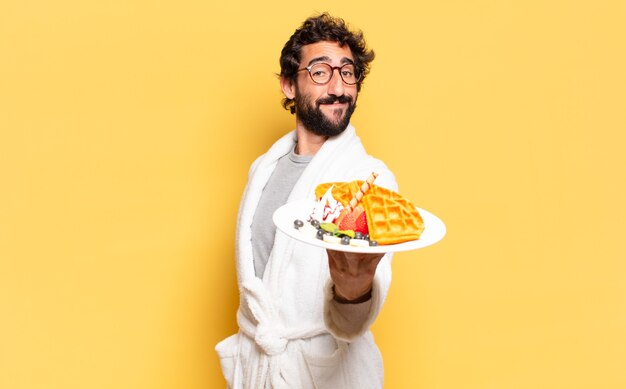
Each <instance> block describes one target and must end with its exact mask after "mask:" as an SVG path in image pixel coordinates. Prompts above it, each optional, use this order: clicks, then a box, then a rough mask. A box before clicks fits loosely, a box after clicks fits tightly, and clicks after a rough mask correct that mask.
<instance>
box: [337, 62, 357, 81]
mask: <svg viewBox="0 0 626 389" xmlns="http://www.w3.org/2000/svg"><path fill="white" fill-rule="evenodd" d="M339 74H341V79H342V80H343V82H345V83H346V84H350V85H352V84H356V82H357V81H358V80H359V79H358V77H357V75H356V68H355V67H354V65H353V64H351V63H348V64H345V65H343V66H342V67H341V69H339Z"/></svg>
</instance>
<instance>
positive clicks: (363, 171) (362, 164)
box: [216, 125, 397, 389]
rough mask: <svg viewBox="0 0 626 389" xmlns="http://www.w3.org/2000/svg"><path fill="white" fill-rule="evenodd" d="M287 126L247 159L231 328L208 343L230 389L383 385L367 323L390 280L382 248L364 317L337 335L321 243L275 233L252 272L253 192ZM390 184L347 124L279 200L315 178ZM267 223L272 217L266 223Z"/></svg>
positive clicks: (310, 187)
mask: <svg viewBox="0 0 626 389" xmlns="http://www.w3.org/2000/svg"><path fill="white" fill-rule="evenodd" d="M295 139H296V135H295V131H292V132H290V133H288V134H287V135H285V136H283V137H282V138H281V139H279V140H278V141H277V142H276V143H275V144H274V145H273V146H272V147H271V148H270V149H269V150H268V152H267V153H265V154H264V155H262V156H261V157H259V158H258V159H257V160H256V161H255V162H254V163H253V164H252V167H251V169H250V172H249V176H248V184H247V186H246V189H245V191H244V195H243V199H242V201H241V206H240V209H239V217H238V222H237V236H236V248H237V279H238V283H239V291H240V306H239V310H238V312H237V322H238V324H239V332H238V333H237V334H235V335H232V336H230V337H228V338H226V339H224V340H223V341H222V342H220V343H219V344H218V345H217V346H216V351H217V353H218V356H219V358H220V362H221V365H222V371H223V374H224V377H225V378H226V381H227V383H228V387H229V388H234V389H242V388H245V389H265V388H273V389H280V388H293V389H308V388H318V389H367V388H372V389H373V388H381V387H382V386H383V365H382V359H381V356H380V352H379V351H378V347H377V346H376V344H375V343H374V340H373V337H372V334H371V332H370V331H369V327H370V326H371V324H372V323H373V322H374V320H375V318H376V316H377V315H378V312H379V311H380V309H381V307H382V305H383V302H384V300H385V297H386V295H387V291H388V289H389V284H390V282H391V255H390V254H387V255H385V257H383V259H382V260H381V262H380V264H379V265H378V268H377V270H376V275H375V278H374V286H373V289H372V301H371V308H370V310H369V313H368V316H367V319H366V320H365V322H363V323H362V325H360V326H356V329H353V330H351V331H350V332H346V331H345V330H344V329H342V328H345V326H341V325H340V323H339V320H340V319H339V318H338V317H339V316H338V315H337V311H336V308H335V309H334V308H333V307H335V303H333V302H331V300H332V297H333V296H332V285H333V284H332V281H331V279H330V273H329V270H328V258H327V254H326V251H325V250H324V249H322V248H318V247H314V246H310V245H307V244H305V243H301V242H298V241H296V240H294V239H292V238H290V237H288V236H287V235H285V234H283V233H281V232H280V231H278V230H277V232H276V238H275V240H274V247H273V249H272V252H271V253H270V257H269V261H268V263H267V267H266V269H265V273H264V275H263V279H262V280H261V279H259V278H258V277H256V276H255V273H254V263H253V257H252V244H251V240H250V239H251V227H250V226H251V224H252V218H253V216H254V213H255V210H256V208H257V204H258V202H259V199H260V197H261V193H262V191H263V188H264V187H265V184H266V183H267V181H268V179H269V177H270V175H271V174H272V172H273V170H274V168H275V166H276V163H277V161H278V159H279V158H280V157H282V156H283V155H285V154H287V153H289V152H290V151H291V150H292V149H293V148H294V146H295ZM372 172H377V173H378V174H379V176H378V178H377V179H376V184H377V185H380V186H384V187H386V188H388V189H391V190H394V191H397V185H396V181H395V177H394V176H393V174H392V173H391V172H390V171H389V169H388V168H387V167H386V166H385V164H384V163H383V162H381V161H379V160H377V159H375V158H373V157H371V156H369V155H367V153H366V152H365V149H364V148H363V145H362V143H361V141H360V139H359V138H358V137H357V136H356V134H355V130H354V128H353V127H352V126H351V125H350V126H348V128H347V129H346V130H345V131H344V132H343V133H342V134H341V135H339V136H337V137H334V138H331V139H329V140H328V141H326V142H325V143H324V145H323V146H322V148H321V149H320V150H319V151H318V153H317V154H316V155H315V157H314V158H313V159H312V160H311V162H310V163H309V165H308V166H307V167H306V169H305V170H304V172H303V173H302V176H301V177H300V179H299V180H298V182H297V183H296V184H295V186H294V188H293V190H292V192H291V194H290V195H289V199H288V201H294V200H299V199H305V198H311V199H313V198H314V196H315V194H314V193H315V187H316V186H317V185H318V184H320V183H323V182H333V181H352V180H357V179H361V180H364V179H365V178H367V176H368V175H369V174H370V173H372ZM267 222H268V223H271V222H272V221H271V220H268V221H267Z"/></svg>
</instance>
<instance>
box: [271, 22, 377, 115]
mask: <svg viewBox="0 0 626 389" xmlns="http://www.w3.org/2000/svg"><path fill="white" fill-rule="evenodd" d="M320 41H330V42H337V43H339V45H340V46H342V47H343V46H344V45H348V47H349V48H350V51H352V55H354V64H355V66H356V69H357V71H358V72H359V73H360V75H361V78H360V79H359V82H358V83H357V84H356V87H357V92H358V91H360V90H361V84H362V83H363V80H364V79H365V76H367V74H368V73H369V71H370V62H372V61H373V60H374V51H373V50H370V49H368V48H367V46H366V44H365V38H364V37H363V32H362V31H360V30H356V31H351V30H350V29H349V28H348V25H347V24H346V22H345V21H344V20H343V19H340V18H336V17H333V16H331V15H329V14H328V13H323V14H320V15H318V16H312V17H310V18H308V19H307V20H305V21H304V23H302V26H301V27H300V28H298V29H297V30H296V31H295V32H294V33H293V35H292V36H291V38H289V40H288V41H287V43H285V46H284V47H283V50H282V52H281V54H280V76H281V77H285V78H287V79H291V80H293V81H295V80H296V75H297V74H298V69H299V68H300V60H301V59H302V58H301V51H302V47H303V46H305V45H309V44H311V43H316V42H320ZM283 107H284V108H285V109H289V110H291V113H292V114H293V113H295V111H296V109H295V108H296V107H295V104H294V101H293V99H289V98H287V97H285V98H284V99H283Z"/></svg>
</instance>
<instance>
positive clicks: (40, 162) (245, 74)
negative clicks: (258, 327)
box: [0, 0, 626, 389]
mask: <svg viewBox="0 0 626 389" xmlns="http://www.w3.org/2000/svg"><path fill="white" fill-rule="evenodd" d="M313 4H315V6H313ZM323 10H329V11H331V12H332V13H334V14H336V15H339V16H342V17H344V18H346V19H347V20H348V21H349V22H350V23H351V24H353V25H354V26H357V27H359V28H361V29H363V30H364V31H365V33H366V37H367V38H368V42H369V44H370V46H371V47H372V48H374V49H375V51H376V53H377V55H378V57H377V59H376V60H375V61H374V63H373V68H372V73H371V75H370V77H369V78H368V79H367V80H366V81H365V85H364V88H363V90H362V94H361V96H360V100H359V104H358V105H359V108H358V109H357V111H356V113H355V116H354V120H353V123H354V124H355V126H356V127H357V130H358V132H359V134H360V136H361V138H362V140H363V142H364V143H365V145H366V147H367V148H368V150H369V152H370V153H371V154H373V155H375V156H377V157H379V158H381V159H383V160H384V161H386V162H387V164H388V165H389V166H390V167H391V169H392V170H393V171H394V172H395V173H396V175H397V178H398V181H399V183H400V188H401V191H402V193H404V194H405V195H406V196H407V197H409V198H411V199H413V200H414V202H415V203H416V204H417V205H418V206H420V207H422V208H425V209H428V210H430V211H432V212H434V213H435V214H437V215H439V216H440V217H441V218H442V219H443V220H444V221H445V222H446V224H447V227H448V235H447V236H446V238H445V239H444V240H443V241H442V242H441V243H440V244H437V245H435V246H432V247H429V248H427V249H424V250H418V251H415V252H409V253H402V254H398V255H397V256H396V257H395V259H394V263H393V269H394V282H393V284H392V288H391V290H390V294H389V299H388V302H387V304H386V306H385V308H384V310H383V312H382V314H381V317H380V318H379V319H378V321H377V322H376V324H375V326H374V333H375V336H376V338H377V340H378V342H379V345H380V347H381V350H382V352H383V356H384V359H385V369H386V370H385V371H386V388H392V389H393V388H421V389H458V388H463V389H464V388H471V389H473V388H477V389H478V388H480V389H517V388H519V389H528V388H533V389H554V388H563V389H579V388H580V389H583V388H584V389H587V388H594V389H596V388H611V389H617V388H625V387H626V250H625V248H624V246H625V242H626V235H625V232H626V231H625V230H626V229H625V223H626V206H624V201H625V200H624V199H625V198H626V157H625V155H626V153H625V152H624V147H625V146H626V142H625V135H624V133H625V131H626V113H625V108H626V75H625V74H626V72H625V71H624V69H626V54H625V53H626V3H625V2H624V1H617V0H616V1H608V0H606V1H566V0H563V1H539V0H532V1H495V0H493V1H451V0H443V1H420V2H409V1H406V2H394V1H385V2H382V3H374V2H372V3H371V4H369V5H368V4H366V3H364V2H362V1H352V0H347V1H343V2H337V1H333V2H328V1H320V2H314V3H311V2H295V3H294V2H285V1H271V2H259V3H253V2H250V3H246V2H242V1H232V2H225V1H223V2H211V1H200V0H193V1H173V0H166V1H158V2H157V1H121V0H115V1H107V2H96V1H92V2H86V1H79V0H75V1H70V0H61V1H18V0H2V2H1V3H0V388H3V389H4V388H7V389H22V388H29V389H30V388H46V389H52V388H54V389H56V388H59V389H61V388H62V389H68V388H81V389H84V388H117V389H131V388H132V389H136V388H186V389H192V388H221V387H223V385H224V382H223V380H222V377H221V373H220V371H219V364H218V360H217V357H216V355H215V352H214V350H213V347H214V346H215V344H216V343H217V342H218V340H220V339H222V338H224V337H226V336H228V335H230V334H231V333H233V332H235V331H236V322H235V311H236V308H237V288H236V284H235V273H234V262H233V255H234V249H233V247H234V228H235V216H236V212H237V208H238V202H239V198H240V195H241V192H242V190H243V187H244V184H245V178H246V173H247V170H248V166H249V164H250V163H251V162H252V160H253V159H254V158H255V157H256V156H257V155H258V154H260V153H262V152H263V151H265V150H266V149H267V148H268V146H269V145H270V144H271V143H272V142H273V141H274V140H275V139H276V138H277V137H279V136H280V135H282V134H284V133H285V132H286V131H288V130H290V129H291V128H293V126H294V122H293V117H292V116H291V115H290V114H289V113H287V112H286V111H284V110H283V109H282V108H281V107H280V98H281V94H280V89H279V86H278V81H277V78H276V76H275V73H276V72H278V70H279V68H278V57H279V53H280V49H281V48H282V45H283V44H284V42H285V41H286V40H287V39H288V37H289V36H290V35H291V33H292V32H293V30H294V29H295V28H296V27H297V26H298V25H299V24H300V23H301V22H302V21H303V20H304V19H305V18H306V17H307V16H310V15H311V14H313V13H314V12H315V11H323Z"/></svg>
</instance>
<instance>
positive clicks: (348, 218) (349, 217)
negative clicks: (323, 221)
mask: <svg viewBox="0 0 626 389" xmlns="http://www.w3.org/2000/svg"><path fill="white" fill-rule="evenodd" d="M338 227H339V229H340V230H341V231H347V230H352V231H355V228H356V221H355V220H354V212H350V213H346V214H345V215H343V218H342V219H341V221H340V222H339V226H338Z"/></svg>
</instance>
